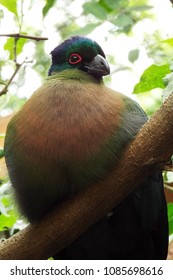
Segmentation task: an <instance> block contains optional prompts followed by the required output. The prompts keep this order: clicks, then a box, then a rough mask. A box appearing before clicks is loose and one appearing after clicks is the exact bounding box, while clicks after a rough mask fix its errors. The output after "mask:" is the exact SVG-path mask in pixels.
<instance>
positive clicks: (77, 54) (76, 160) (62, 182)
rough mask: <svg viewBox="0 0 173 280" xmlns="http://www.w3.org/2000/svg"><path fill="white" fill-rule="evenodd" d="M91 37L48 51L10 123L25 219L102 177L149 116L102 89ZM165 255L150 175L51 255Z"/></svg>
mask: <svg viewBox="0 0 173 280" xmlns="http://www.w3.org/2000/svg"><path fill="white" fill-rule="evenodd" d="M90 41H91V40H89V39H87V38H84V37H74V38H72V39H70V40H67V41H65V43H63V44H61V45H60V47H57V48H56V49H55V50H54V51H53V52H52V56H53V63H52V66H51V68H50V70H49V75H50V77H49V78H48V79H47V81H46V82H45V83H44V84H43V86H42V87H40V88H39V89H38V90H37V91H36V92H35V93H34V94H33V96H32V97H31V99H30V100H29V101H28V102H27V103H26V104H25V105H24V106H23V108H22V110H20V111H19V112H18V113H17V114H16V115H15V116H14V117H13V118H12V120H11V122H10V124H9V126H8V130H7V136H6V141H5V154H6V162H7V166H8V170H9V175H10V178H11V181H12V184H13V187H14V190H15V194H16V197H17V200H18V202H19V205H20V207H21V210H22V213H23V214H24V215H25V216H26V217H27V218H28V219H29V221H31V222H34V221H37V220H40V219H41V218H42V216H43V215H44V214H46V213H47V212H48V211H49V210H50V209H51V208H53V207H54V206H56V205H57V204H58V202H59V201H62V200H63V199H66V198H68V197H69V196H71V195H73V194H75V193H77V192H80V191H81V190H82V189H84V188H87V187H89V186H90V185H91V184H93V183H94V182H97V181H99V180H102V178H105V177H106V176H107V175H108V174H109V173H110V172H111V170H112V168H113V167H114V166H115V165H116V164H117V162H118V160H119V159H120V157H121V155H122V153H123V151H124V149H125V147H126V146H127V145H128V144H129V143H130V142H131V141H132V139H134V137H135V135H136V134H137V132H138V131H139V129H140V128H141V126H142V125H143V124H144V123H145V122H146V120H147V117H146V115H145V113H144V112H143V110H142V109H141V108H140V106H139V105H138V104H137V103H136V102H134V101H132V100H131V99H130V98H128V97H126V96H124V95H122V94H120V93H117V92H115V91H113V90H111V89H109V88H107V87H105V86H104V84H103V81H102V79H101V77H102V76H103V75H105V73H106V70H107V71H108V65H107V64H106V62H105V60H104V53H103V51H102V50H101V48H100V47H99V46H98V45H96V46H95V44H93V41H91V43H90ZM71 44H72V46H71ZM90 44H91V45H90ZM83 45H84V46H83ZM82 46H83V47H84V48H86V49H87V50H86V52H85V56H86V57H85V59H84V56H82V54H81V52H82V51H81V50H82ZM93 46H94V47H93ZM65 47H66V48H65ZM64 49H65V50H66V51H65V50H64ZM93 49H94V50H93ZM69 51H70V52H69ZM92 52H93V53H92ZM97 52H98V53H97ZM59 53H61V56H59ZM88 54H90V55H88ZM63 59H64V60H65V59H66V63H64V64H63ZM61 60H62V62H61ZM67 63H68V64H67ZM98 63H99V66H98ZM67 65H68V66H67ZM99 67H101V70H100V69H98V68H99ZM161 223H162V224H161ZM163 224H164V226H163ZM166 253H167V216H166V204H165V198H164V193H163V183H162V178H161V175H160V174H154V175H153V176H150V177H148V178H144V182H143V184H141V185H140V186H139V187H138V188H137V190H136V191H135V192H134V193H133V194H131V195H130V196H129V197H128V198H126V199H125V200H124V201H123V202H122V203H120V205H119V206H117V207H116V208H115V209H113V211H112V213H111V215H108V216H107V217H105V218H103V219H102V220H101V221H99V222H98V223H97V224H95V225H93V226H92V227H91V228H90V229H89V230H88V231H86V232H85V233H84V234H83V235H82V236H81V237H80V238H79V239H77V240H76V241H75V242H73V243H72V245H70V246H69V247H68V248H65V249H64V250H63V251H62V252H60V253H59V254H58V255H57V256H58V257H59V258H64V259H80V258H81V259H92V258H94V259H122V258H123V259H135V258H141V259H143V258H145V259H151V258H153V259H157V258H158V259H162V258H166Z"/></svg>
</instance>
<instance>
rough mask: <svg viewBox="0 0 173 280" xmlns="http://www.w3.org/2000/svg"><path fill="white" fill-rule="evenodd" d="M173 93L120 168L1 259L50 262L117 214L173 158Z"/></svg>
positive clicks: (32, 228)
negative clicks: (115, 210) (112, 213)
mask: <svg viewBox="0 0 173 280" xmlns="http://www.w3.org/2000/svg"><path fill="white" fill-rule="evenodd" d="M172 120H173V94H172V95H171V96H170V97H169V98H168V99H167V100H166V102H165V103H164V104H163V105H162V107H161V108H160V110H159V111H157V112H156V113H155V114H154V116H153V117H152V118H151V119H150V121H148V122H147V123H146V124H145V125H144V126H143V128H142V129H141V130H140V132H139V133H138V135H137V136H136V138H135V140H134V141H133V142H132V144H131V145H130V146H129V147H128V148H127V150H126V151H125V153H124V155H123V157H122V159H121V161H120V162H119V164H118V166H116V167H115V168H114V170H113V171H112V173H111V174H109V176H107V177H106V178H105V179H104V180H102V181H101V182H98V183H97V184H95V185H93V186H91V187H90V188H89V189H87V190H86V191H85V192H83V193H81V194H79V195H77V196H76V197H74V199H71V200H68V201H65V202H64V203H63V204H61V205H59V206H58V207H57V209H55V210H54V211H52V212H50V213H48V214H47V216H46V217H45V218H44V219H43V220H42V221H41V222H40V223H37V224H34V225H29V226H28V227H26V228H25V229H24V230H22V231H20V232H19V233H17V234H15V235H14V236H12V237H11V238H9V239H8V240H6V241H5V242H3V243H2V244H1V245H0V259H47V258H48V257H50V256H52V255H54V254H55V253H57V252H58V251H59V250H61V249H63V248H64V247H66V246H68V245H69V244H70V243H71V242H72V241H73V240H75V239H76V238H77V237H79V236H80V235H81V234H82V233H83V232H84V231H85V230H87V228H89V226H91V225H92V224H94V223H95V222H96V221H98V220H99V219H100V218H102V217H103V216H104V215H105V214H106V213H108V212H109V211H111V210H112V208H113V207H115V206H116V205H117V204H118V203H119V202H120V201H121V200H123V199H124V198H125V197H126V196H127V195H128V194H129V193H130V192H132V191H133V190H134V189H135V187H136V186H137V185H139V183H140V182H141V181H142V179H143V178H144V177H145V176H148V175H150V174H152V173H153V172H155V171H156V170H159V169H162V168H163V166H164V165H165V163H166V162H168V161H169V160H170V157H171V155H172V154H173V140H172V139H173V121H172Z"/></svg>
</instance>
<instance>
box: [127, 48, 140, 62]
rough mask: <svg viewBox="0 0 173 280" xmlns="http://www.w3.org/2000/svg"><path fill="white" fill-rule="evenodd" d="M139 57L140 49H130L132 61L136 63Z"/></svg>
mask: <svg viewBox="0 0 173 280" xmlns="http://www.w3.org/2000/svg"><path fill="white" fill-rule="evenodd" d="M138 57H139V49H134V50H131V51H129V54H128V60H129V61H130V62H131V63H134V62H135V61H136V60H137V59H138Z"/></svg>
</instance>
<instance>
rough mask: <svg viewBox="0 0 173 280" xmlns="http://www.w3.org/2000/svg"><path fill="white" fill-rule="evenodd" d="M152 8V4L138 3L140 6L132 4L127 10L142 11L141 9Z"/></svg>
mask: <svg viewBox="0 0 173 280" xmlns="http://www.w3.org/2000/svg"><path fill="white" fill-rule="evenodd" d="M152 8H153V6H150V5H140V6H132V7H130V8H129V10H132V11H137V12H142V11H146V10H150V9H152Z"/></svg>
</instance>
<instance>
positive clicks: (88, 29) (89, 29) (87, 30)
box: [70, 22, 100, 36]
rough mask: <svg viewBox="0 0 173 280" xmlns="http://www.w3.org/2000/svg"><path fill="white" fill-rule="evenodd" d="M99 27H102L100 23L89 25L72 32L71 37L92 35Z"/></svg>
mask: <svg viewBox="0 0 173 280" xmlns="http://www.w3.org/2000/svg"><path fill="white" fill-rule="evenodd" d="M99 25H100V22H98V23H90V24H87V25H86V26H84V27H82V28H80V29H77V30H75V31H73V32H71V33H70V35H71V36H74V35H87V34H89V33H91V32H92V31H93V30H94V29H95V28H96V27H98V26H99Z"/></svg>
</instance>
